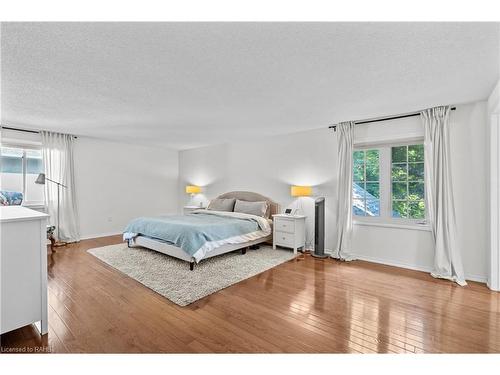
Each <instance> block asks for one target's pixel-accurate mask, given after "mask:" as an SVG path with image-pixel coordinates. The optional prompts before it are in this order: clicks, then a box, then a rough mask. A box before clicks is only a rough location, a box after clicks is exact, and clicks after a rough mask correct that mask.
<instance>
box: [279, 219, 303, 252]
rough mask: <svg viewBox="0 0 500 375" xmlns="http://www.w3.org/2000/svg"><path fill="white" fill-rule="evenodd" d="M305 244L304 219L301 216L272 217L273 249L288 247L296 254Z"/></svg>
mask: <svg viewBox="0 0 500 375" xmlns="http://www.w3.org/2000/svg"><path fill="white" fill-rule="evenodd" d="M305 242H306V217H305V216H302V215H285V214H279V215H273V249H276V246H283V247H289V248H291V249H293V253H294V254H297V249H299V248H301V247H302V248H303V247H304V246H305Z"/></svg>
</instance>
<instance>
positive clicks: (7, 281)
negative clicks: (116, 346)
mask: <svg viewBox="0 0 500 375" xmlns="http://www.w3.org/2000/svg"><path fill="white" fill-rule="evenodd" d="M47 217H48V215H47V214H45V213H42V212H38V211H34V210H30V209H29V208H25V207H21V206H0V226H1V228H0V232H1V234H0V235H1V239H0V333H5V332H9V331H12V330H14V329H17V328H20V327H24V326H26V325H29V324H32V323H37V328H38V329H39V331H40V333H41V334H42V335H43V334H45V333H47V330H48V324H47V239H46V238H47V237H46V233H47Z"/></svg>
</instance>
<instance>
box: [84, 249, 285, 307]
mask: <svg viewBox="0 0 500 375" xmlns="http://www.w3.org/2000/svg"><path fill="white" fill-rule="evenodd" d="M87 251H88V252H89V253H90V254H92V255H94V256H95V257H97V258H99V259H100V260H102V261H103V262H104V263H106V264H109V265H110V266H111V267H114V268H116V269H117V270H119V271H121V272H123V273H124V274H126V275H128V276H130V277H131V278H133V279H135V280H137V281H139V282H140V283H141V284H144V285H145V286H147V287H148V288H150V289H152V290H154V291H155V292H157V293H159V294H161V295H162V296H164V297H166V298H168V299H169V300H170V301H172V302H174V303H176V304H177V305H180V306H187V305H189V304H190V303H193V302H195V301H197V300H199V299H201V298H203V297H206V296H208V295H210V294H212V293H214V292H217V291H218V290H221V289H224V288H227V287H228V286H230V285H233V284H236V283H238V282H240V281H242V280H245V279H248V278H249V277H252V276H255V275H257V274H259V273H261V272H264V271H266V270H268V269H270V268H273V267H275V266H277V265H279V264H281V263H284V262H286V261H288V260H291V259H293V257H294V256H293V252H292V251H290V250H283V249H276V250H273V249H272V247H270V246H261V247H260V248H259V249H257V250H247V253H246V254H245V255H242V254H241V252H233V253H227V254H223V255H219V256H216V257H213V258H209V259H205V260H202V261H201V262H200V263H199V264H196V265H195V267H194V270H193V271H190V270H189V263H187V262H185V261H182V260H179V259H176V258H173V257H170V256H168V255H164V254H161V253H158V252H156V251H153V250H148V249H145V248H142V247H135V248H128V247H127V245H126V244H118V245H110V246H104V247H98V248H95V249H90V250H87Z"/></svg>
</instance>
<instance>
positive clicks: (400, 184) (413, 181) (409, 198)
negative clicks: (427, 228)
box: [391, 144, 425, 219]
mask: <svg viewBox="0 0 500 375" xmlns="http://www.w3.org/2000/svg"><path fill="white" fill-rule="evenodd" d="M391 151H392V152H391V183H392V217H401V218H408V219H424V218H425V201H424V199H425V195H424V145H422V144H419V145H409V146H398V147H392V150H391Z"/></svg>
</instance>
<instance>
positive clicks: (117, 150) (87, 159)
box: [74, 137, 178, 238]
mask: <svg viewBox="0 0 500 375" xmlns="http://www.w3.org/2000/svg"><path fill="white" fill-rule="evenodd" d="M177 156H178V152H177V151H173V150H168V149H163V148H155V147H143V146H138V145H131V144H125V143H118V142H109V141H104V140H99V139H93V138H86V137H79V138H78V139H77V141H76V143H75V150H74V157H75V173H76V175H75V179H76V196H77V204H78V209H79V213H80V215H79V216H80V234H81V236H82V238H91V237H99V236H103V235H107V234H116V233H121V232H122V231H123V229H124V227H125V226H126V225H127V223H128V221H129V220H131V219H133V218H135V217H138V216H149V215H160V214H171V213H175V212H176V210H177V173H178V157H177Z"/></svg>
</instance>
